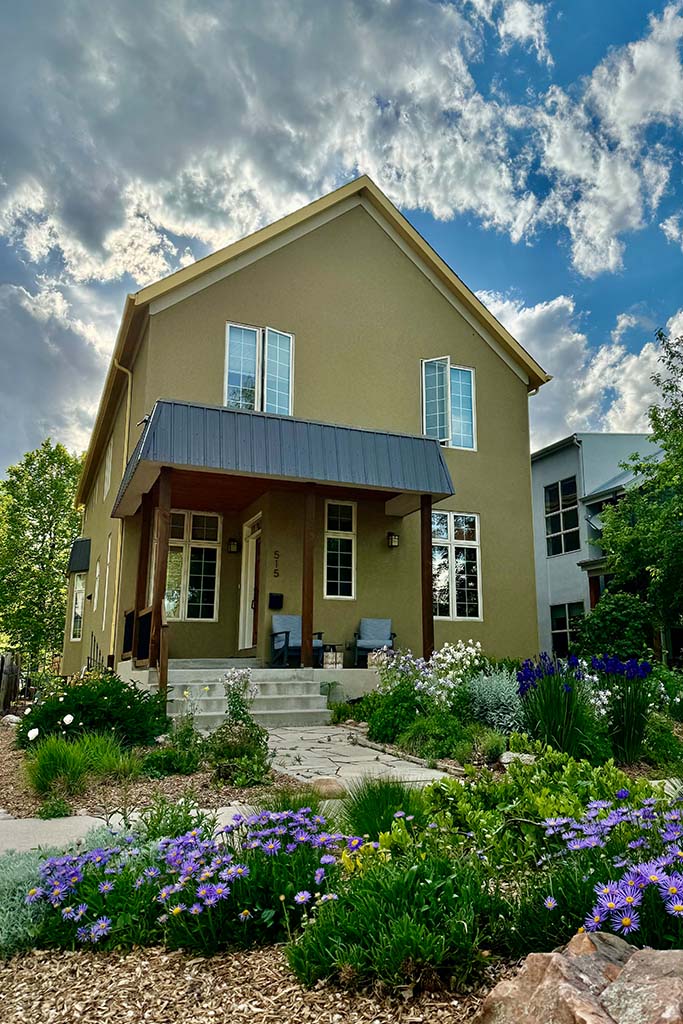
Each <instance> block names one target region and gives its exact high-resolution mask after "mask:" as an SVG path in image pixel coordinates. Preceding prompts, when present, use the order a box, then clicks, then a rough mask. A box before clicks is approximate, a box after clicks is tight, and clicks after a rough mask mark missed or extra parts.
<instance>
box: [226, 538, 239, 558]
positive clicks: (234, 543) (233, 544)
mask: <svg viewBox="0 0 683 1024" xmlns="http://www.w3.org/2000/svg"><path fill="white" fill-rule="evenodd" d="M239 549H240V542H239V541H238V540H235V538H234V537H230V538H229V540H228V554H229V555H236V554H237V553H238V551H239Z"/></svg>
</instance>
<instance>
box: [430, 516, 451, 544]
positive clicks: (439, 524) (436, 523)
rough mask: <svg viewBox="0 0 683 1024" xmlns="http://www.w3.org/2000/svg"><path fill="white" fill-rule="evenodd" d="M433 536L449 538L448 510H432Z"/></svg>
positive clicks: (443, 538)
mask: <svg viewBox="0 0 683 1024" xmlns="http://www.w3.org/2000/svg"><path fill="white" fill-rule="evenodd" d="M432 537H438V538H439V540H448V512H432Z"/></svg>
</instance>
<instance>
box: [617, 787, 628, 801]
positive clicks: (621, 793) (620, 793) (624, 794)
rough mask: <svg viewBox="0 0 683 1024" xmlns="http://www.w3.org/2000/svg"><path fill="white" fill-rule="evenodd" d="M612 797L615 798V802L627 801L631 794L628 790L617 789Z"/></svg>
mask: <svg viewBox="0 0 683 1024" xmlns="http://www.w3.org/2000/svg"><path fill="white" fill-rule="evenodd" d="M614 795H615V796H616V798H617V800H628V798H629V797H630V795H631V793H630V791H629V790H628V789H618V790H617V791H616V793H615V794H614Z"/></svg>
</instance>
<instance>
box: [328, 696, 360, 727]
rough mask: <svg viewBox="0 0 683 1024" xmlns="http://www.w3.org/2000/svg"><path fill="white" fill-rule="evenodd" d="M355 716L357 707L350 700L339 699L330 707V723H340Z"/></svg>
mask: <svg viewBox="0 0 683 1024" xmlns="http://www.w3.org/2000/svg"><path fill="white" fill-rule="evenodd" d="M355 717H356V708H355V707H354V705H353V704H349V702H348V701H339V702H338V703H336V704H332V705H331V707H330V723H331V724H332V725H340V724H341V723H342V722H347V721H348V720H349V718H355Z"/></svg>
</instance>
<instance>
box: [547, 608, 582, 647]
mask: <svg viewBox="0 0 683 1024" xmlns="http://www.w3.org/2000/svg"><path fill="white" fill-rule="evenodd" d="M572 604H580V605H581V607H582V612H581V615H578V616H575V618H579V619H584V618H585V617H586V603H585V601H560V602H559V603H558V604H551V605H549V606H548V607H549V609H550V611H549V615H550V649H551V651H553V652H554V650H555V645H554V643H553V640H554V638H555V636H557V635H560V634H561V635H562V636H566V638H567V647H568V649H571V639H572V637H571V634H572V632H573V631H572V628H571V622H572V619H571V616H570V615H569V606H570V605H572ZM562 607H564V614H565V618H566V620H567V628H566V629H553V613H552V609H553V608H562Z"/></svg>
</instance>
